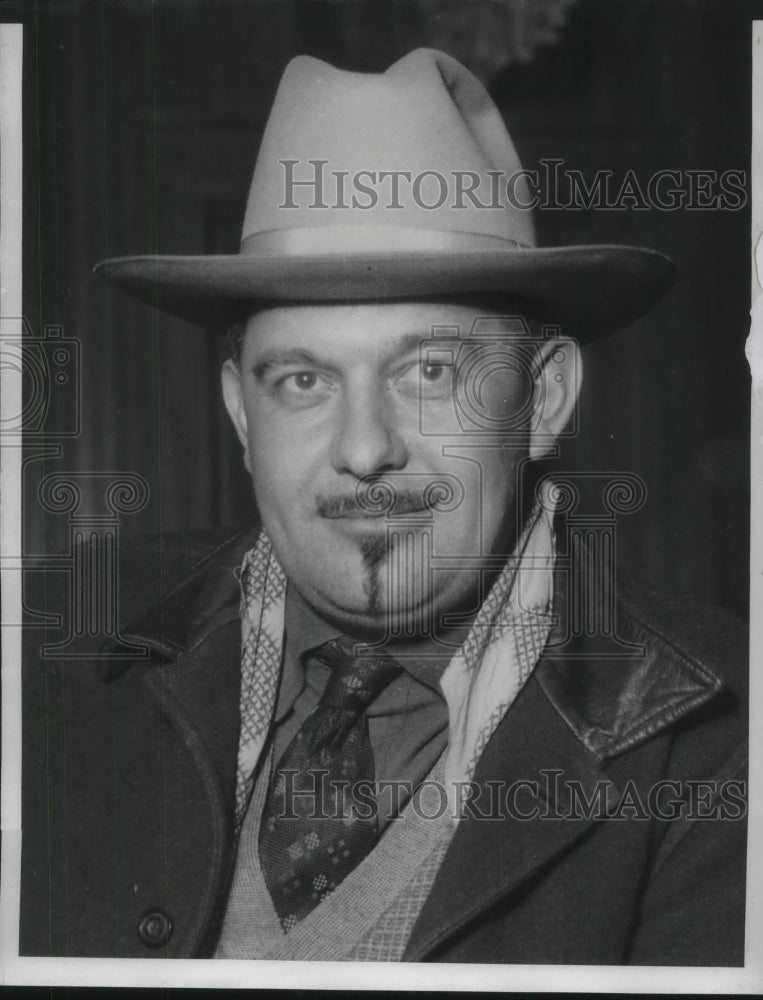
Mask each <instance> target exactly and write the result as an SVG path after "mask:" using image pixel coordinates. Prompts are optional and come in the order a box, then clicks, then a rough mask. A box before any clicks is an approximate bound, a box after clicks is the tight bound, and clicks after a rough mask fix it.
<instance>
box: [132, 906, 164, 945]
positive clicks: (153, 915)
mask: <svg viewBox="0 0 763 1000" xmlns="http://www.w3.org/2000/svg"><path fill="white" fill-rule="evenodd" d="M138 934H139V935H140V939H141V941H142V942H143V944H144V945H146V947H147V948H161V947H162V945H165V944H167V942H168V941H169V939H170V938H171V937H172V918H171V917H170V916H169V915H168V914H167V913H165V912H164V910H158V909H156V910H146V912H145V913H144V914H143V916H142V917H141V918H140V923H139V924H138Z"/></svg>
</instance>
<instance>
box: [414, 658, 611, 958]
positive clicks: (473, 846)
mask: <svg viewBox="0 0 763 1000" xmlns="http://www.w3.org/2000/svg"><path fill="white" fill-rule="evenodd" d="M562 776H563V779H564V781H560V780H559V779H560V777H562ZM575 782H577V783H579V787H580V788H581V790H582V792H583V794H585V795H586V797H587V798H589V799H590V798H592V797H593V796H594V793H595V791H596V789H597V786H598V784H599V783H600V782H606V783H607V792H608V794H607V799H606V806H607V809H612V808H614V807H615V806H616V805H617V802H618V801H619V798H620V790H619V789H618V788H617V786H616V785H615V784H614V783H612V782H611V781H610V780H609V779H608V778H607V776H606V774H605V772H604V771H603V770H602V767H601V762H600V761H599V760H598V759H597V758H596V757H595V756H594V755H593V754H592V753H590V751H588V750H587V749H586V748H585V746H583V744H581V743H580V741H579V740H578V739H577V738H576V736H575V735H574V734H573V732H572V731H571V730H570V729H569V727H567V726H566V725H565V724H564V722H563V721H562V720H561V718H560V717H559V715H558V713H557V712H556V711H555V710H554V709H553V708H552V706H551V705H550V704H549V702H548V700H547V698H546V697H545V695H544V693H543V690H542V688H541V686H540V684H539V683H538V681H537V678H536V677H532V678H531V679H530V680H529V681H528V683H527V685H526V686H525V688H524V690H523V691H522V693H521V695H520V696H519V697H518V698H517V700H516V702H515V703H514V705H513V706H512V708H511V711H510V712H509V714H508V715H507V716H506V718H505V719H504V720H503V722H502V723H501V725H500V726H499V727H498V729H497V730H496V732H495V734H494V735H493V738H492V739H491V740H490V742H489V744H488V746H487V747H486V748H485V752H484V754H483V756H482V758H481V760H480V763H479V765H478V767H477V770H476V773H475V776H474V784H475V786H476V787H477V788H479V789H481V790H482V791H483V793H484V790H485V789H491V797H490V798H486V797H484V795H483V796H482V797H481V798H480V799H477V800H473V810H472V811H467V814H466V816H465V817H464V818H463V819H461V820H460V821H459V824H458V827H457V829H456V832H455V834H454V837H453V840H452V842H451V844H450V847H449V849H448V852H447V854H446V856H445V858H444V860H443V864H442V866H441V868H440V871H439V872H438V875H437V877H436V879H435V882H434V884H433V886H432V890H431V892H430V894H429V896H428V898H427V901H426V903H425V904H424V907H423V909H422V912H421V914H420V915H419V919H418V921H417V923H416V925H415V926H414V929H413V932H412V934H411V937H410V939H409V942H408V946H407V949H406V953H405V959H406V960H407V961H420V960H422V959H423V958H425V957H426V955H427V954H428V953H430V952H431V951H432V950H433V949H435V948H436V947H437V946H438V945H439V944H440V943H442V942H443V941H445V940H446V939H447V938H449V937H450V936H451V935H453V934H454V933H456V932H457V931H458V930H459V929H460V928H461V927H463V926H464V925H465V924H467V923H468V922H469V921H470V920H472V919H473V918H474V917H476V916H477V915H478V914H480V913H481V912H483V911H484V910H485V909H487V908H488V907H489V906H490V905H491V904H492V903H494V902H495V901H496V900H498V899H500V898H501V897H503V896H506V895H507V894H508V893H511V892H512V891H514V890H515V889H517V888H518V887H519V886H520V885H522V884H523V883H524V882H526V880H527V879H529V878H530V877H531V876H532V875H533V873H535V872H537V871H538V870H539V869H540V868H542V867H543V866H544V865H545V864H547V863H548V862H549V861H551V859H553V858H554V857H555V856H556V855H557V854H559V853H560V852H561V851H563V850H564V849H565V848H567V847H568V846H570V845H571V844H572V843H574V842H575V841H578V840H580V839H582V838H583V837H585V836H586V835H587V834H588V833H589V832H590V830H591V828H592V827H593V825H594V824H595V822H596V820H595V817H593V816H592V817H591V818H588V819H576V820H575V821H573V822H570V821H565V820H564V819H563V818H561V817H563V816H564V815H565V814H568V812H569V801H568V796H569V791H568V790H567V788H568V785H569V784H570V783H575ZM507 801H508V802H509V805H508V806H507ZM512 813H513V814H514V816H515V817H516V818H511V815H510V814H512ZM485 814H488V815H493V816H494V818H492V819H491V818H487V817H486V815H485ZM517 814H523V815H531V816H533V817H534V818H530V819H523V818H519V817H517ZM555 817H559V818H555Z"/></svg>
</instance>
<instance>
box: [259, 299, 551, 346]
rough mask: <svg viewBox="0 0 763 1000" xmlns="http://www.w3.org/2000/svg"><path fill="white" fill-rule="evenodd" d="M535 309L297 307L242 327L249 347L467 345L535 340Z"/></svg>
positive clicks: (431, 304)
mask: <svg viewBox="0 0 763 1000" xmlns="http://www.w3.org/2000/svg"><path fill="white" fill-rule="evenodd" d="M539 326H540V320H539V311H538V309H537V308H536V309H533V310H531V309H529V308H528V306H527V304H526V303H521V302H512V301H511V300H507V301H505V302H501V303H496V302H484V303H483V302H479V301H468V302H463V301H439V300H438V301H431V300H422V301H406V302H376V303H365V302H363V303H357V302H353V303H325V304H324V303H321V304H316V303H304V304H302V303H300V304H291V303H290V304H287V305H273V306H268V307H267V308H264V309H255V310H254V311H253V312H252V313H251V314H250V315H249V317H248V319H247V320H246V323H245V331H246V334H247V336H248V338H249V339H250V340H252V341H253V342H255V343H256V342H257V341H262V340H271V339H272V338H274V337H289V339H301V338H307V339H309V338H313V339H318V338H325V337H326V336H329V337H330V336H332V335H336V336H340V335H341V334H349V335H353V336H360V337H363V338H364V339H365V338H373V339H379V338H385V339H386V338H395V339H397V338H400V337H406V339H407V335H409V334H410V335H415V336H420V337H446V338H453V337H457V338H459V339H467V338H470V337H476V338H479V337H481V336H486V335H487V336H491V335H497V336H501V335H502V336H507V335H508V336H516V337H522V336H525V337H526V336H534V335H537V332H538V330H539Z"/></svg>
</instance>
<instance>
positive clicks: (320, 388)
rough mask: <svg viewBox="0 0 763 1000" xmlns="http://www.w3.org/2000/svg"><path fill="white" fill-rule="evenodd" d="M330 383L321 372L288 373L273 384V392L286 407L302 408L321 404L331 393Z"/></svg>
mask: <svg viewBox="0 0 763 1000" xmlns="http://www.w3.org/2000/svg"><path fill="white" fill-rule="evenodd" d="M331 388H332V385H331V382H330V380H329V379H328V378H327V377H326V376H325V375H322V374H321V372H315V371H310V370H309V369H308V370H306V371H300V372H290V374H288V375H284V376H283V377H281V378H279V379H278V381H277V382H276V383H275V392H276V394H277V396H278V397H279V398H280V399H281V401H282V402H283V403H284V404H285V405H287V406H295V407H304V406H312V405H314V404H315V403H319V402H321V400H323V399H324V398H326V397H327V395H328V394H329V393H330V392H331Z"/></svg>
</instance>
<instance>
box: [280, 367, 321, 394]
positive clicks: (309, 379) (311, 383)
mask: <svg viewBox="0 0 763 1000" xmlns="http://www.w3.org/2000/svg"><path fill="white" fill-rule="evenodd" d="M283 384H284V385H287V386H288V388H290V389H297V390H298V391H301V392H307V391H309V390H310V389H314V388H315V387H316V386H317V384H318V376H317V375H316V373H315V372H295V373H294V374H293V375H287V376H286V378H285V379H284V380H283Z"/></svg>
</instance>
